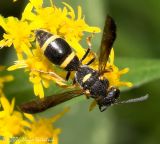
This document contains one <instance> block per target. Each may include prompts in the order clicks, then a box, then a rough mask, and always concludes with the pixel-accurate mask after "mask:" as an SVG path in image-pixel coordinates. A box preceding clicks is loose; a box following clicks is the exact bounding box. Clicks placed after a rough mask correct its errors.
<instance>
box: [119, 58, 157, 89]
mask: <svg viewBox="0 0 160 144" xmlns="http://www.w3.org/2000/svg"><path fill="white" fill-rule="evenodd" d="M116 65H118V66H119V67H120V68H125V67H128V68H129V69H130V71H129V72H128V73H127V74H125V75H124V76H123V77H122V80H124V81H130V82H132V83H133V88H134V87H139V86H141V85H143V84H145V83H148V82H151V81H153V80H156V79H159V78H160V60H159V59H133V58H117V59H116ZM127 89H128V88H124V89H123V90H127Z"/></svg>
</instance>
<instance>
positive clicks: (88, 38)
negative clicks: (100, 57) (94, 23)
mask: <svg viewBox="0 0 160 144" xmlns="http://www.w3.org/2000/svg"><path fill="white" fill-rule="evenodd" d="M93 35H94V33H93V34H92V35H91V36H88V37H87V38H86V42H87V45H88V48H87V51H86V53H85V54H84V55H83V57H82V59H81V60H80V61H81V62H82V61H83V60H84V59H85V58H86V57H87V56H88V54H89V53H90V50H91V49H92V44H91V39H92V38H93Z"/></svg>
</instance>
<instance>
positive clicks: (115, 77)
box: [91, 48, 132, 87]
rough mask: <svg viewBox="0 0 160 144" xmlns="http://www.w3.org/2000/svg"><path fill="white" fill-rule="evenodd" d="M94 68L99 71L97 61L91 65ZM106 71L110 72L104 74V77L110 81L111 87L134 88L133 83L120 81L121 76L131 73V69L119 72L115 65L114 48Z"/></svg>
mask: <svg viewBox="0 0 160 144" xmlns="http://www.w3.org/2000/svg"><path fill="white" fill-rule="evenodd" d="M91 67H92V68H94V69H97V70H98V62H97V61H95V63H93V64H92V65H91ZM106 69H108V70H109V71H108V72H106V73H104V75H103V76H104V77H105V78H107V79H108V80H109V84H110V86H115V87H121V86H127V87H132V83H131V82H123V81H121V80H120V78H121V76H122V75H124V74H126V73H127V72H128V71H129V68H124V69H122V70H119V68H118V67H117V66H115V65H114V49H113V48H112V50H111V53H110V56H109V61H108V62H107V66H106Z"/></svg>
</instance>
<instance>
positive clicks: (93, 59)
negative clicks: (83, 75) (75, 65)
mask: <svg viewBox="0 0 160 144" xmlns="http://www.w3.org/2000/svg"><path fill="white" fill-rule="evenodd" d="M95 59H96V57H95V56H94V57H93V58H92V59H91V60H90V61H89V62H88V63H86V65H90V64H91V63H93V62H94V61H95Z"/></svg>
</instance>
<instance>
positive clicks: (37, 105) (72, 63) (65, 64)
mask: <svg viewBox="0 0 160 144" xmlns="http://www.w3.org/2000/svg"><path fill="white" fill-rule="evenodd" d="M35 34H36V39H37V41H38V43H39V45H40V47H41V49H42V51H43V53H44V55H45V56H46V57H47V58H48V59H49V60H50V61H51V62H52V63H53V64H55V65H58V66H59V67H61V68H63V69H65V70H66V71H67V75H66V80H68V79H69V77H70V73H71V71H75V76H74V79H73V84H75V83H76V84H78V85H79V87H80V89H75V90H71V91H67V92H63V93H60V94H55V95H52V96H48V97H45V98H43V99H37V100H33V101H30V102H26V103H24V104H21V105H20V106H19V107H20V109H21V110H22V111H23V112H27V113H38V112H41V111H44V110H46V109H48V108H50V107H53V106H56V105H58V104H60V103H63V102H65V101H67V100H70V99H72V98H75V97H77V96H80V95H83V94H89V97H91V98H93V99H95V101H96V103H97V105H98V106H99V109H100V111H101V112H102V111H104V110H106V109H107V108H108V107H109V106H111V105H112V104H121V103H133V102H140V101H144V100H146V99H147V98H148V96H147V95H146V96H143V97H139V98H135V99H129V100H126V101H118V98H119V95H120V90H119V89H118V88H117V87H115V86H111V85H110V84H109V81H108V79H107V78H105V77H103V74H104V73H105V72H107V71H108V70H107V68H106V64H107V61H108V60H109V55H110V52H111V48H112V46H113V43H114V41H115V39H116V24H115V22H114V20H113V19H112V17H110V16H107V18H106V21H105V25H104V30H103V35H102V40H101V46H100V54H99V67H98V71H97V70H94V69H92V68H90V67H89V65H90V64H91V63H92V62H93V61H94V60H95V57H94V58H93V59H91V60H90V61H89V62H88V63H86V64H84V65H83V64H82V62H83V60H84V59H85V58H86V57H87V56H88V54H89V53H90V49H91V45H89V48H88V49H87V51H86V53H85V54H84V56H83V57H82V59H80V60H79V58H78V57H77V55H76V54H75V52H74V51H73V49H72V48H71V47H70V45H69V44H68V43H67V42H66V41H65V40H64V39H62V38H61V37H59V36H57V35H53V34H51V33H49V32H48V31H46V30H42V29H39V30H36V32H35Z"/></svg>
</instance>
